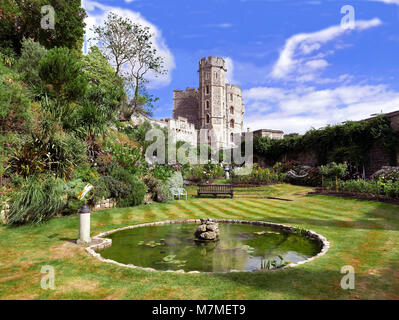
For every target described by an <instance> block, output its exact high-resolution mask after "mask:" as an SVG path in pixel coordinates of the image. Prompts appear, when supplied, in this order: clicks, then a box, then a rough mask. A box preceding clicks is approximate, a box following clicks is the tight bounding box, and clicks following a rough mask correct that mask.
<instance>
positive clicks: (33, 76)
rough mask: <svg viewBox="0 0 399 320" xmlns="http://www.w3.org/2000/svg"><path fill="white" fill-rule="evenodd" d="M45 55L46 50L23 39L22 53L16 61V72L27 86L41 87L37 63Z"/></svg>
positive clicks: (33, 42)
mask: <svg viewBox="0 0 399 320" xmlns="http://www.w3.org/2000/svg"><path fill="white" fill-rule="evenodd" d="M46 53H47V50H46V48H44V47H43V46H42V45H41V44H40V43H38V42H35V41H34V40H32V39H24V40H23V41H22V52H21V56H20V58H19V59H18V63H17V70H18V71H19V72H20V74H21V75H22V79H23V80H24V81H25V82H27V83H28V84H29V85H32V86H40V85H42V79H41V78H40V76H39V62H40V60H41V59H42V58H43V57H44V56H45V55H46Z"/></svg>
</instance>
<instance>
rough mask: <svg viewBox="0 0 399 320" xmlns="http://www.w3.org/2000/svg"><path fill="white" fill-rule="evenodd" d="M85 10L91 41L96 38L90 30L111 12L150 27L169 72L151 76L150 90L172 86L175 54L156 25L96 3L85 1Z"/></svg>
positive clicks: (90, 43)
mask: <svg viewBox="0 0 399 320" xmlns="http://www.w3.org/2000/svg"><path fill="white" fill-rule="evenodd" d="M132 1H133V0H130V1H129V0H126V2H132ZM82 6H83V8H85V9H86V11H87V14H88V17H87V18H86V21H85V22H86V37H87V39H91V38H93V37H94V34H93V32H92V31H91V30H90V29H91V28H93V26H95V25H99V24H102V23H103V22H104V21H105V20H106V17H107V15H108V13H109V12H113V13H115V14H118V15H120V16H122V17H125V18H129V19H130V20H132V21H133V22H135V23H140V24H141V25H143V26H146V27H149V28H150V31H151V33H152V34H153V39H154V40H153V42H154V46H155V48H156V49H157V50H158V54H159V55H160V56H161V57H163V59H164V62H165V68H166V69H167V70H168V71H169V72H168V73H167V74H166V75H161V76H159V77H156V76H155V75H154V74H149V76H148V77H147V79H148V80H149V81H150V83H149V87H150V88H159V87H164V86H167V85H169V84H170V82H171V72H172V70H173V69H174V68H175V61H174V57H173V54H172V53H171V51H170V50H169V48H168V46H167V44H166V42H165V39H164V38H163V37H162V32H161V30H159V29H158V28H157V27H156V26H155V25H153V24H152V23H150V22H148V21H147V20H146V19H145V18H144V17H143V16H142V15H141V14H140V13H138V12H135V11H131V10H129V9H124V8H119V7H112V6H107V5H103V4H101V3H99V2H96V1H90V0H83V1H82ZM93 44H95V43H93V42H89V45H93Z"/></svg>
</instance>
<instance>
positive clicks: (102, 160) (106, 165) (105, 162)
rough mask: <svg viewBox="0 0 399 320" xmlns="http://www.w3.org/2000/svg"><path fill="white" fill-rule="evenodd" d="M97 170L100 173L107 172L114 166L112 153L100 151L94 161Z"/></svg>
mask: <svg viewBox="0 0 399 320" xmlns="http://www.w3.org/2000/svg"><path fill="white" fill-rule="evenodd" d="M96 167H97V171H98V172H99V173H101V174H102V175H106V174H109V173H110V172H111V171H112V168H113V167H114V161H113V159H112V155H111V154H109V153H106V152H102V153H101V154H99V155H98V157H97V163H96Z"/></svg>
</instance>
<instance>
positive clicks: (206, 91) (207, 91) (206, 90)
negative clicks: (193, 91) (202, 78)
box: [205, 86, 209, 94]
mask: <svg viewBox="0 0 399 320" xmlns="http://www.w3.org/2000/svg"><path fill="white" fill-rule="evenodd" d="M205 93H206V94H209V86H206V87H205Z"/></svg>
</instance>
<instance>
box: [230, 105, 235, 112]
mask: <svg viewBox="0 0 399 320" xmlns="http://www.w3.org/2000/svg"><path fill="white" fill-rule="evenodd" d="M230 114H234V107H233V106H231V107H230Z"/></svg>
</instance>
